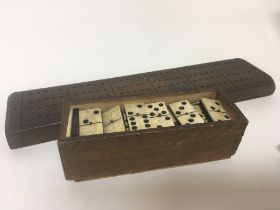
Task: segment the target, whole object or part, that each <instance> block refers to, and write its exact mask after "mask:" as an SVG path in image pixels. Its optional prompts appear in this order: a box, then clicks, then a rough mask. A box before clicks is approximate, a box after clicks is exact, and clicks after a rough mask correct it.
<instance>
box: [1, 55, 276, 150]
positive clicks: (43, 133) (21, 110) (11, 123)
mask: <svg viewBox="0 0 280 210" xmlns="http://www.w3.org/2000/svg"><path fill="white" fill-rule="evenodd" d="M207 89H219V90H223V91H224V92H226V93H228V95H230V97H231V99H232V100H233V101H234V102H237V101H244V100H248V99H252V98H257V97H263V96H267V95H270V94H272V93H273V92H274V90H275V83H274V81H273V79H272V78H271V77H270V76H269V75H267V74H266V73H264V72H263V71H261V70H260V69H258V68H256V67H255V66H253V65H252V64H250V63H248V62H247V61H245V60H243V59H239V58H238V59H231V60H224V61H217V62H212V63H205V64H199V65H193V66H186V67H179V68H174V69H167V70H160V71H154V72H148V73H143V74H136V75H129V76H123V77H117V78H111V79H104V80H97V81H92V82H84V83H78V84H71V85H65V86H57V87H50V88H43V89H36V90H28V91H23V92H15V93H12V94H11V95H10V96H9V98H8V104H7V114H6V125H5V130H6V136H7V140H8V144H9V146H10V148H11V149H15V148H20V147H25V146H29V145H34V144H39V143H43V142H48V141H52V140H55V139H57V138H58V133H59V127H60V123H61V107H62V104H63V103H65V102H70V101H71V102H75V101H83V100H89V99H96V98H109V97H121V96H128V95H142V94H149V93H172V92H181V91H187V92H190V91H198V90H207Z"/></svg>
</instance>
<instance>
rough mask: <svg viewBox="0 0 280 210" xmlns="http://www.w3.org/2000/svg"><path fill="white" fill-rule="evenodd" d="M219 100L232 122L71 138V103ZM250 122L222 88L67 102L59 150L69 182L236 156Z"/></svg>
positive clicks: (98, 103)
mask: <svg viewBox="0 0 280 210" xmlns="http://www.w3.org/2000/svg"><path fill="white" fill-rule="evenodd" d="M202 97H207V98H217V99H218V100H219V101H221V102H222V104H223V106H224V108H225V109H226V110H227V112H228V113H229V114H230V116H231V118H232V119H231V120H229V121H219V122H208V123H204V124H194V125H178V126H175V127H167V128H156V129H147V130H139V131H126V132H119V133H111V134H99V135H92V136H85V137H70V138H66V137H65V136H66V130H67V121H68V114H69V110H70V108H71V107H92V106H96V107H105V108H106V107H110V106H113V105H117V104H124V103H130V102H144V103H145V102H157V101H165V102H166V103H170V102H175V101H178V100H182V99H185V98H187V99H188V100H189V101H196V100H198V99H200V98H202ZM247 124H248V120H247V119H246V118H245V117H244V115H243V114H242V113H241V111H240V110H239V109H238V108H237V107H236V106H235V105H234V103H233V102H232V101H231V100H230V99H229V98H228V96H227V95H226V94H224V93H222V92H216V91H204V92H196V93H193V92H191V93H185V92H181V93H176V94H153V95H147V96H134V97H129V96H127V97H119V98H111V99H102V100H95V101H89V102H86V103H83V104H78V103H69V104H66V105H65V107H64V110H63V115H62V126H61V130H60V137H59V140H58V148H59V153H60V156H61V161H62V165H63V169H64V173H65V177H66V179H67V180H75V181H81V180H88V179H96V178H102V177H109V176H116V175H121V174H127V173H136V172H142V171H149V170H154V169H159V168H166V167H174V166H180V165H186V164H193V163H201V162H207V161H213V160H220V159H225V158H229V157H231V156H232V155H233V154H234V153H235V152H236V150H237V148H238V145H239V143H240V141H241V138H242V136H243V134H244V131H245V128H246V126H247Z"/></svg>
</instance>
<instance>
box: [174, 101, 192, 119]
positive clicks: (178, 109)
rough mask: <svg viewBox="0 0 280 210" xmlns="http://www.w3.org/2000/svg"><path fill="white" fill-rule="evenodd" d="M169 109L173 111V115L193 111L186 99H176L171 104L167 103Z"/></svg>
mask: <svg viewBox="0 0 280 210" xmlns="http://www.w3.org/2000/svg"><path fill="white" fill-rule="evenodd" d="M169 107H170V109H171V111H172V112H173V113H174V115H175V116H177V117H178V116H180V115H184V114H187V113H192V112H194V111H195V109H194V108H193V106H192V105H191V104H190V102H188V101H187V100H183V101H178V102H175V103H172V104H169Z"/></svg>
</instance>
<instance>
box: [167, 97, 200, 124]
mask: <svg viewBox="0 0 280 210" xmlns="http://www.w3.org/2000/svg"><path fill="white" fill-rule="evenodd" d="M169 107H170V109H171V111H172V112H173V114H174V115H175V117H176V118H177V119H178V121H179V123H180V124H181V125H186V124H198V123H205V120H204V119H203V118H202V117H201V116H200V114H199V112H198V111H196V110H195V108H194V107H193V106H192V105H191V103H190V102H189V101H188V100H182V101H178V102H175V103H172V104H169Z"/></svg>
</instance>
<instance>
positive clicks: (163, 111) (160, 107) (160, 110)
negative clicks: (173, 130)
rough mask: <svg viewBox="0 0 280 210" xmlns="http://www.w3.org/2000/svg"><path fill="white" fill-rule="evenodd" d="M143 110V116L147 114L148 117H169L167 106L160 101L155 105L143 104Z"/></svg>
mask: <svg viewBox="0 0 280 210" xmlns="http://www.w3.org/2000/svg"><path fill="white" fill-rule="evenodd" d="M144 109H145V110H144V112H145V114H147V115H148V116H149V117H160V116H165V115H170V113H169V111H168V109H167V106H166V105H165V103H164V102H161V101H160V102H156V103H150V104H145V106H144Z"/></svg>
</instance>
